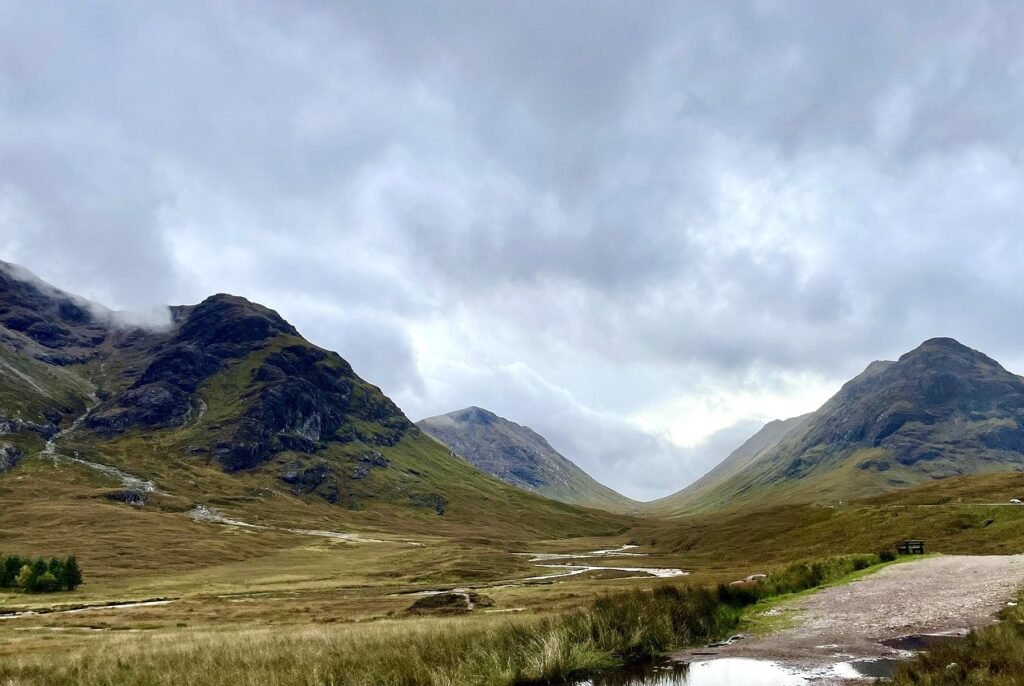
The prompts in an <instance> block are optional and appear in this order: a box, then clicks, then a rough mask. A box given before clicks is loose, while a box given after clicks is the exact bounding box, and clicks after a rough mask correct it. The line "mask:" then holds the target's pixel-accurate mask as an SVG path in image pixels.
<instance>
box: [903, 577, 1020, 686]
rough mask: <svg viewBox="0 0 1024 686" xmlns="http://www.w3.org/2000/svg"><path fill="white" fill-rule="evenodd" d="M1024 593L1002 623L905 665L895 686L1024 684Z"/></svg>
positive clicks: (1006, 685) (1012, 685) (923, 655)
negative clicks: (1022, 605)
mask: <svg viewBox="0 0 1024 686" xmlns="http://www.w3.org/2000/svg"><path fill="white" fill-rule="evenodd" d="M1021 602H1024V593H1022V594H1021V595H1020V596H1019V597H1018V604H1017V605H1016V606H1015V607H1009V608H1007V609H1006V610H1005V611H1004V612H1003V616H1002V619H1003V621H1002V622H1000V623H999V624H997V625H995V626H991V627H988V628H986V629H982V630H980V631H975V632H972V633H971V634H969V635H968V636H967V637H966V638H964V639H963V640H961V641H956V642H953V643H950V644H947V645H943V646H939V647H936V648H933V649H931V650H929V651H927V652H924V653H921V654H920V655H918V656H916V657H915V658H914V659H913V660H910V661H909V662H908V663H907V664H905V665H902V666H901V667H900V668H899V669H898V670H897V672H896V675H895V676H894V677H893V680H892V683H893V685H894V686H962V685H963V684H985V685H986V686H1017V685H1018V684H1022V683H1024V609H1022V607H1021V605H1020V603H1021Z"/></svg>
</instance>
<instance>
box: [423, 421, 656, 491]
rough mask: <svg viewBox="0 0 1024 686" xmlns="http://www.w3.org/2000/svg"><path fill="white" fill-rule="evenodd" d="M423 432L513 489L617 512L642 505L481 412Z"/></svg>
mask: <svg viewBox="0 0 1024 686" xmlns="http://www.w3.org/2000/svg"><path fill="white" fill-rule="evenodd" d="M417 426H419V427H420V428H421V429H422V430H423V431H425V432H426V433H428V434H430V435H431V436H433V437H434V438H436V439H437V440H439V441H440V442H441V443H443V444H444V445H446V446H448V447H449V448H450V449H451V450H452V452H454V453H455V454H457V455H459V456H461V457H463V458H465V459H466V460H468V461H469V462H470V463H471V464H472V465H473V466H475V467H476V468H478V469H480V470H482V471H484V472H487V473H488V474H491V475H493V476H495V477H497V478H499V479H501V480H502V481H504V482H505V483H507V484H511V485H513V486H517V487H519V488H522V489H525V490H528V491H533V492H535V493H539V494H541V495H543V496H545V497H548V498H552V499H554V500H559V501H562V502H566V503H574V504H577V505H586V506H589V507H599V508H602V509H607V510H612V511H624V510H629V509H633V508H635V507H637V506H638V505H639V503H637V502H635V501H632V500H630V499H629V498H626V497H625V496H623V495H620V494H619V493H616V492H615V491H613V490H612V489H610V488H608V487H607V486H603V485H602V484H600V483H598V482H597V481H595V480H594V479H593V478H591V477H590V476H589V475H588V474H587V473H586V472H584V471H583V470H582V469H580V468H579V467H577V466H576V465H575V464H573V463H572V462H571V461H570V460H568V459H567V458H565V457H563V456H562V455H561V454H559V453H558V451H556V450H555V449H554V448H552V447H551V445H550V444H549V443H548V442H547V440H546V439H545V438H544V437H543V436H541V435H539V434H538V433H537V432H535V431H533V430H532V429H530V428H529V427H526V426H520V425H519V424H516V423H515V422H511V421H509V420H507V419H505V418H503V417H499V416H498V415H496V414H494V413H493V412H489V411H487V410H484V409H481V408H479V407H467V408H465V409H463V410H457V411H455V412H449V413H448V414H443V415H438V416H436V417H429V418H427V419H423V420H421V421H419V422H417Z"/></svg>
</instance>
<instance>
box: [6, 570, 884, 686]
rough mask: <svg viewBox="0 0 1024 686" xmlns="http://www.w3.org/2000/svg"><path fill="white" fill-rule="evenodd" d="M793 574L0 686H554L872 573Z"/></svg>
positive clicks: (40, 669)
mask: <svg viewBox="0 0 1024 686" xmlns="http://www.w3.org/2000/svg"><path fill="white" fill-rule="evenodd" d="M877 562H878V559H877V558H876V557H872V556H860V557H844V558H836V559H831V560H826V561H821V562H814V563H799V564H796V565H792V566H790V567H789V568H787V569H785V570H783V571H782V572H780V573H778V574H776V575H772V576H771V577H769V579H767V580H766V581H765V582H763V584H762V585H761V586H760V587H758V588H754V589H736V588H735V587H728V586H720V587H717V588H716V587H711V586H694V585H660V586H658V587H656V588H654V589H653V590H651V591H641V590H634V591H630V592H624V593H616V594H609V595H603V596H600V597H598V598H596V599H594V600H593V601H592V602H591V603H590V604H589V605H588V607H586V609H583V610H577V611H572V612H568V613H564V614H561V615H554V616H547V617H528V618H511V619H509V618H500V619H499V618H496V617H487V616H486V615H485V616H482V617H481V616H474V617H469V618H466V619H464V620H449V619H425V620H407V621H382V622H374V623H372V624H368V625H366V624H364V625H347V626H341V627H332V628H330V629H324V628H316V629H311V628H308V627H300V628H292V629H288V630H281V629H273V630H269V629H252V630H247V631H243V632H237V631H230V632H226V631H219V632H211V631H176V632H170V633H166V632H161V633H156V634H154V635H151V636H142V637H137V636H133V635H121V636H116V635H115V636H112V637H111V636H110V635H109V634H108V635H107V636H104V637H103V638H104V640H103V642H102V645H101V646H97V645H96V644H95V643H90V644H88V645H87V646H86V647H82V648H80V649H79V650H77V651H72V652H70V653H68V652H65V653H63V654H52V653H48V654H45V655H35V656H32V655H26V656H22V655H19V654H14V655H12V656H11V657H10V659H8V660H6V661H5V662H4V663H3V665H2V666H0V683H2V684H4V686H70V685H71V684H75V685H78V684H103V685H104V686H162V685H163V684H171V683H173V684H181V685H184V686H208V685H210V686H212V685H213V684H218V685H221V684H263V685H266V686H314V685H317V686H320V685H331V686H341V685H352V686H364V685H365V686H369V685H371V684H373V685H379V686H454V685H455V684H460V685H466V686H470V685H474V684H477V685H480V686H509V685H512V684H524V683H545V682H555V681H564V680H567V679H572V678H575V677H581V676H584V675H588V674H592V673H594V672H596V671H598V670H603V669H608V668H611V667H615V666H617V665H621V664H623V663H625V662H631V661H638V660H644V659H648V658H651V657H653V656H656V655H660V654H663V653H665V652H667V651H670V650H673V649H676V648H679V647H682V646H685V645H693V644H699V643H703V642H706V641H709V640H713V639H716V638H720V637H722V636H724V635H727V634H728V633H729V632H731V631H732V630H733V629H734V628H735V627H736V625H737V623H738V622H739V619H740V617H741V615H742V612H743V608H744V607H745V606H747V605H749V604H751V603H753V602H755V601H756V600H757V599H760V598H764V597H767V596H768V595H770V594H779V593H794V592H798V591H802V590H806V589H808V588H813V587H816V586H819V585H822V584H825V583H830V582H833V581H835V580H837V579H840V578H842V577H844V576H847V575H849V574H850V573H852V572H854V571H856V570H857V569H863V568H865V567H866V566H870V565H872V564H877Z"/></svg>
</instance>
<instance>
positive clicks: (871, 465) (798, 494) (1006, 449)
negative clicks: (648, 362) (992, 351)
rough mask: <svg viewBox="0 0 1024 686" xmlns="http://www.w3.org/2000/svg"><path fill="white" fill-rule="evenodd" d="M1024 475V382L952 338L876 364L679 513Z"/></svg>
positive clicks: (668, 507)
mask: <svg viewBox="0 0 1024 686" xmlns="http://www.w3.org/2000/svg"><path fill="white" fill-rule="evenodd" d="M1022 470H1024V378H1021V377H1020V376H1017V375H1016V374H1012V373H1010V372H1008V371H1007V370H1006V369H1004V368H1003V367H1002V366H1000V365H999V363H998V362H996V361H995V360H993V359H991V358H990V357H988V356H987V355H985V354H983V353H981V352H978V351H977V350H972V349H971V348H968V347H966V346H964V345H962V344H961V343H959V342H957V341H955V340H953V339H951V338H935V339H931V340H928V341H925V342H924V343H922V344H921V345H920V346H919V347H918V348H916V349H915V350H913V351H911V352H908V353H907V354H905V355H903V356H902V357H900V358H899V360H897V361H895V362H889V361H882V362H873V363H871V364H870V365H868V367H867V369H865V370H864V372H863V373H861V374H860V375H859V376H857V377H855V378H854V379H852V380H851V381H849V382H847V383H846V384H845V385H844V386H843V387H842V389H841V390H840V391H839V392H838V393H837V394H836V395H835V396H833V397H832V398H831V399H830V400H829V401H828V402H826V403H825V404H824V405H823V406H822V407H821V408H820V409H818V410H817V411H816V412H814V413H812V414H810V415H807V416H805V417H798V418H795V419H791V420H786V422H783V423H780V424H777V425H775V426H773V425H771V424H770V425H768V427H765V429H763V430H762V431H761V432H760V433H759V434H758V435H757V436H755V437H754V438H752V439H751V441H750V442H748V445H745V446H744V447H742V448H740V450H737V451H736V453H734V454H733V455H732V456H730V457H729V459H727V460H726V461H725V462H724V463H722V464H721V465H719V467H717V468H716V469H715V470H713V471H712V472H711V473H709V474H708V475H707V476H706V477H704V479H701V481H699V482H698V483H697V484H694V485H693V486H691V487H689V488H687V489H684V490H683V491H681V492H679V493H676V494H674V495H672V496H669V497H668V498H665V499H663V500H661V501H659V502H658V503H657V504H655V505H654V506H653V507H654V509H655V510H656V511H660V512H674V513H680V512H685V511H688V510H693V509H704V508H708V507H714V506H720V505H728V504H733V505H740V504H747V503H751V502H760V501H771V502H825V501H835V500H842V499H850V498H859V497H865V496H870V495H876V494H879V493H884V492H887V491H891V490H895V489H900V488H905V487H908V486H913V485H915V484H919V483H924V482H928V481H931V480H935V479H942V478H946V477H951V476H962V475H970V474H983V473H988V472H996V471H1022Z"/></svg>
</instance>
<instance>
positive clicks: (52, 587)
mask: <svg viewBox="0 0 1024 686" xmlns="http://www.w3.org/2000/svg"><path fill="white" fill-rule="evenodd" d="M32 590H33V591H34V592H35V593H53V592H54V591H59V590H60V582H59V581H57V577H55V576H54V575H53V574H51V573H50V572H43V573H42V574H40V575H39V576H38V577H36V583H35V588H33V589H32Z"/></svg>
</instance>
